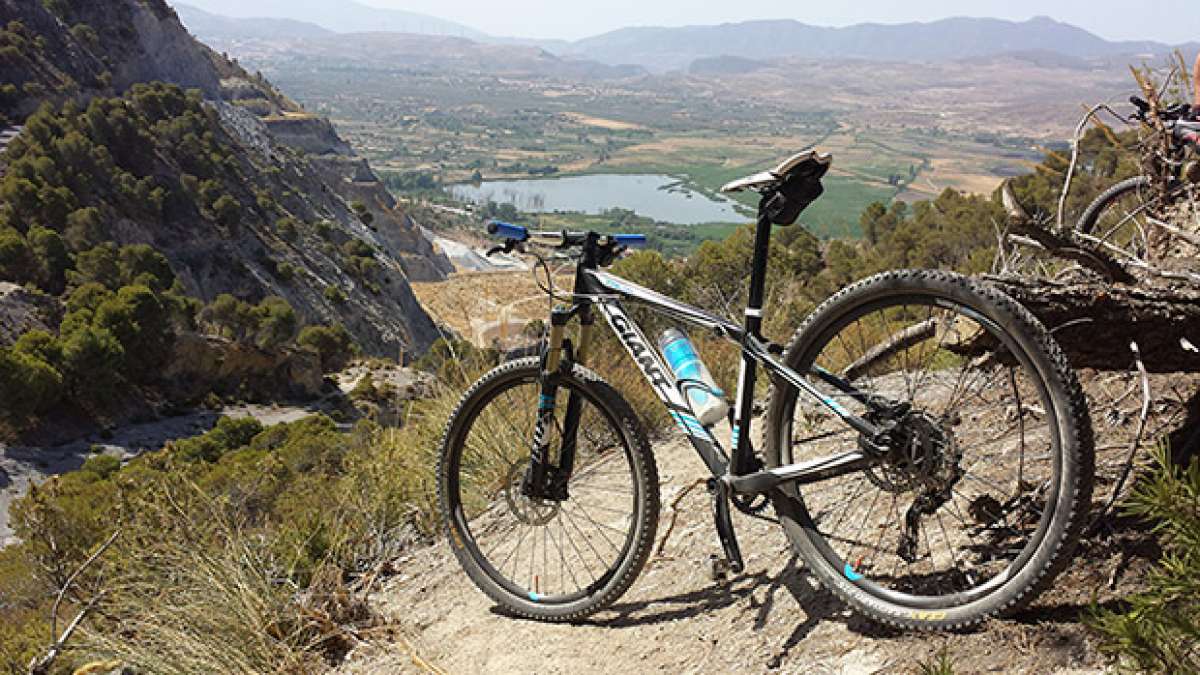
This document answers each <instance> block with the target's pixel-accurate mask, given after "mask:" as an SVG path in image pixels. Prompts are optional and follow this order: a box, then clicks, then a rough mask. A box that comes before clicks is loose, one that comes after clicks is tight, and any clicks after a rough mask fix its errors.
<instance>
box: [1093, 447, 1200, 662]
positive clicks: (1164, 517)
mask: <svg viewBox="0 0 1200 675" xmlns="http://www.w3.org/2000/svg"><path fill="white" fill-rule="evenodd" d="M1154 462H1155V469H1154V472H1153V474H1152V475H1150V476H1148V477H1146V478H1145V479H1144V480H1142V481H1141V482H1140V483H1139V484H1138V486H1137V487H1136V488H1135V489H1134V491H1133V493H1132V494H1131V495H1130V497H1129V499H1128V501H1127V504H1126V511H1127V512H1128V513H1130V514H1131V515H1135V516H1138V517H1141V518H1143V519H1145V520H1146V521H1148V522H1150V523H1152V524H1153V528H1154V531H1155V532H1156V533H1158V535H1159V538H1160V541H1161V543H1162V544H1163V548H1164V552H1163V556H1162V558H1161V559H1160V560H1159V563H1158V565H1157V566H1156V567H1155V568H1154V569H1152V570H1151V572H1150V573H1149V575H1148V576H1147V578H1146V582H1147V585H1148V586H1149V589H1148V590H1146V591H1145V592H1143V593H1138V594H1136V595H1134V596H1132V597H1130V598H1129V599H1128V602H1129V609H1128V610H1125V611H1116V612H1111V611H1100V610H1098V609H1097V610H1094V611H1093V613H1092V616H1091V618H1090V623H1091V624H1092V626H1093V627H1094V628H1096V629H1097V630H1098V631H1099V632H1100V633H1101V635H1102V636H1103V638H1104V642H1103V644H1102V645H1101V649H1102V650H1103V651H1105V652H1107V653H1109V654H1112V655H1114V656H1116V657H1118V659H1119V666H1120V667H1121V668H1122V669H1124V670H1130V671H1136V672H1144V673H1196V672H1200V458H1196V459H1193V460H1192V462H1191V464H1190V465H1189V466H1188V467H1187V469H1180V468H1179V467H1177V466H1176V465H1175V464H1174V463H1173V462H1172V460H1171V453H1170V451H1169V450H1168V449H1167V448H1166V447H1165V446H1160V447H1159V448H1158V449H1157V450H1156V452H1155V456H1154Z"/></svg>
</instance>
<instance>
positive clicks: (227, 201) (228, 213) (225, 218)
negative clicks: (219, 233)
mask: <svg viewBox="0 0 1200 675" xmlns="http://www.w3.org/2000/svg"><path fill="white" fill-rule="evenodd" d="M211 208H212V212H213V217H214V218H216V219H217V222H218V223H220V224H221V225H224V226H226V227H232V226H234V225H237V224H238V223H239V222H241V219H242V205H241V204H240V203H238V200H236V199H234V198H233V197H231V196H230V195H221V196H220V197H218V198H217V199H216V200H215V201H214V202H213V203H212V206H211Z"/></svg>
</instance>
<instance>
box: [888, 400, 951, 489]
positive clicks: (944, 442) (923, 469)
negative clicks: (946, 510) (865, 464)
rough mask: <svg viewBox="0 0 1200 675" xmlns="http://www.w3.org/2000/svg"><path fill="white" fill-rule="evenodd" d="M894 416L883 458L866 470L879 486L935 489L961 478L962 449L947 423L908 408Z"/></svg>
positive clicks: (945, 487)
mask: <svg viewBox="0 0 1200 675" xmlns="http://www.w3.org/2000/svg"><path fill="white" fill-rule="evenodd" d="M893 420H894V421H892V422H891V423H890V424H891V427H892V428H891V429H890V430H889V431H888V432H887V433H886V435H885V438H884V440H885V445H886V447H887V454H886V455H885V456H884V460H883V462H882V463H880V464H879V465H877V466H875V467H872V468H870V469H867V472H866V473H867V478H868V479H870V480H871V482H872V483H874V484H875V485H876V487H879V488H880V489H882V490H886V491H888V492H892V493H902V492H908V491H911V490H916V489H920V490H921V491H922V492H926V493H932V492H942V491H944V490H946V489H948V488H949V487H950V486H952V485H953V484H954V483H955V482H957V480H958V477H959V475H960V473H961V472H960V468H959V463H960V461H961V460H962V453H961V451H960V450H959V448H958V444H957V443H956V442H955V440H954V435H953V434H952V433H951V432H950V431H949V430H948V429H946V428H945V426H944V425H942V424H940V423H939V422H938V421H937V420H936V419H934V417H933V416H932V415H930V414H928V413H926V412H923V411H907V410H906V411H903V412H902V413H901V414H900V415H899V416H897V417H895V418H893ZM885 422H886V420H885Z"/></svg>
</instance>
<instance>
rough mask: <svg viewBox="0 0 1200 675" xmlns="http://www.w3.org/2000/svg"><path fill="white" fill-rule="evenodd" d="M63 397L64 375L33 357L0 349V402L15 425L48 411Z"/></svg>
mask: <svg viewBox="0 0 1200 675" xmlns="http://www.w3.org/2000/svg"><path fill="white" fill-rule="evenodd" d="M64 394H65V389H64V386H63V375H62V373H61V372H59V371H58V369H56V368H55V367H54V366H53V365H51V364H50V363H48V362H46V361H45V360H43V359H41V358H39V356H38V355H36V354H30V353H25V352H22V351H17V350H14V349H0V401H3V406H4V407H3V409H0V414H7V416H8V417H9V420H10V421H11V422H13V423H16V424H18V425H20V424H22V423H24V422H25V421H27V420H28V419H29V418H31V417H33V416H35V415H39V414H41V413H43V412H46V411H48V410H50V409H51V408H52V407H54V405H55V404H57V403H58V402H59V401H60V400H61V399H62V397H63V395H64Z"/></svg>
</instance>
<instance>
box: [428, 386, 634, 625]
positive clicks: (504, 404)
mask: <svg viewBox="0 0 1200 675" xmlns="http://www.w3.org/2000/svg"><path fill="white" fill-rule="evenodd" d="M568 392H575V393H578V394H580V395H581V397H582V400H583V412H582V415H581V418H580V433H579V439H578V451H577V456H576V464H575V470H574V471H573V472H572V476H571V479H570V481H569V482H568V484H567V485H568V493H569V495H570V497H569V498H568V499H567V500H565V501H563V502H561V503H554V502H541V503H533V502H531V500H529V499H528V498H526V497H524V496H523V495H520V494H519V483H520V478H521V476H522V475H523V469H524V467H525V466H527V465H528V461H529V449H528V446H527V445H526V444H519V445H518V444H517V441H516V439H526V441H525V443H528V442H529V441H528V439H532V437H533V421H534V418H535V417H536V411H537V407H538V403H537V399H538V395H539V393H540V391H539V385H538V381H537V375H536V374H531V373H519V372H518V373H516V374H515V375H514V377H512V378H510V379H505V380H500V381H498V382H496V383H494V384H493V386H491V387H488V388H487V389H486V390H485V393H484V394H483V395H481V396H480V397H479V400H478V401H476V402H475V403H474V404H473V405H471V406H470V408H469V409H468V410H465V411H464V415H463V416H462V419H463V420H464V422H463V423H461V424H460V425H457V428H456V430H455V433H454V434H453V436H452V437H453V438H454V439H455V441H454V442H455V445H456V447H457V451H456V452H455V453H453V455H452V456H451V457H450V460H451V461H450V464H449V472H448V495H449V497H450V499H451V514H452V519H453V524H452V527H454V528H455V530H456V532H455V533H452V536H455V534H457V535H458V536H461V537H462V547H463V548H464V549H465V550H466V551H467V552H468V553H469V555H470V557H471V559H472V560H473V561H474V562H475V564H477V565H478V566H479V568H480V570H481V571H482V572H483V573H484V574H485V575H486V576H487V577H488V578H489V579H490V580H491V581H492V582H493V583H495V584H496V585H497V586H499V587H500V588H501V589H503V590H504V591H505V592H507V593H509V594H510V595H512V596H515V597H517V598H520V599H522V600H527V601H530V602H534V603H538V604H541V605H566V604H571V603H574V602H577V601H579V600H582V599H585V598H588V597H590V596H591V595H593V594H594V593H595V592H596V591H597V590H599V589H601V588H603V587H605V586H607V585H608V584H609V583H610V582H611V581H612V579H613V578H614V577H615V576H616V575H617V573H618V571H619V570H620V569H621V568H622V566H623V565H624V564H626V562H627V559H628V557H629V551H630V550H631V548H632V547H633V545H634V542H635V541H636V536H637V531H638V528H639V527H640V521H641V518H640V515H641V513H642V509H643V508H644V505H643V504H642V501H643V500H642V495H641V492H640V490H641V488H640V485H639V484H638V482H637V480H636V475H635V470H636V467H635V463H634V459H633V455H632V450H631V448H632V443H631V440H630V439H629V438H628V437H627V435H626V434H625V433H624V432H623V430H622V429H621V426H620V424H618V423H617V421H616V418H615V416H614V415H613V414H612V413H611V412H609V411H607V410H606V409H605V408H604V407H603V406H602V405H601V402H600V400H599V399H598V398H597V397H595V396H594V395H592V394H591V393H590V392H588V391H587V389H586V388H585V387H582V386H581V385H580V384H579V383H578V382H576V381H575V380H573V379H564V380H563V382H562V384H561V385H560V388H559V395H558V402H559V404H558V406H557V409H556V413H555V414H556V425H555V427H554V428H553V429H550V430H548V431H547V441H548V443H549V447H550V448H551V459H552V460H554V461H555V462H556V461H557V454H558V449H559V447H560V445H561V444H560V442H559V441H560V439H561V438H562V436H561V425H562V417H563V414H564V409H565V407H566V405H565V401H566V397H567V393H568ZM468 455H471V456H468ZM484 458H490V459H488V460H487V461H483V460H484ZM466 465H470V466H469V467H468V468H467V471H466V472H465V473H464V467H465V466H466ZM464 477H470V479H469V480H464ZM472 488H478V489H479V490H478V492H479V494H469V492H471V490H472Z"/></svg>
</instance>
